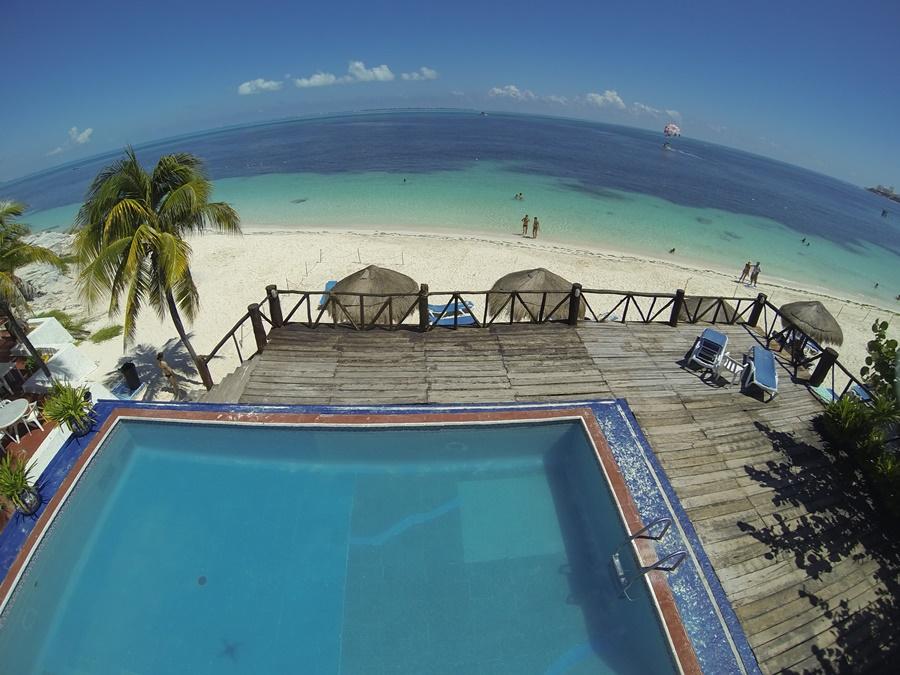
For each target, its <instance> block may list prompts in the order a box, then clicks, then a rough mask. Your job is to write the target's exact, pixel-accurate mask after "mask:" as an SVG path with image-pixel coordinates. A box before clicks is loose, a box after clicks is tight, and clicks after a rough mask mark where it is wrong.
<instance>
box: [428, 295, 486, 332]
mask: <svg viewBox="0 0 900 675" xmlns="http://www.w3.org/2000/svg"><path fill="white" fill-rule="evenodd" d="M463 304H465V307H463ZM448 305H449V307H448ZM473 307H475V303H474V302H472V301H471V300H466V301H465V303H461V302H459V301H457V302H455V303H454V302H447V303H444V304H436V305H428V320H429V321H430V322H431V324H432V325H433V326H454V325H455V326H472V325H474V324H475V319H474V318H473V317H472V315H471V314H469V312H467V311H466V309H468V310H469V311H472V308H473ZM445 309H446V310H447V311H446V312H445V311H444V310H445ZM441 312H443V313H444V316H441ZM439 316H441V318H440V319H438V317H439ZM454 320H455V321H454Z"/></svg>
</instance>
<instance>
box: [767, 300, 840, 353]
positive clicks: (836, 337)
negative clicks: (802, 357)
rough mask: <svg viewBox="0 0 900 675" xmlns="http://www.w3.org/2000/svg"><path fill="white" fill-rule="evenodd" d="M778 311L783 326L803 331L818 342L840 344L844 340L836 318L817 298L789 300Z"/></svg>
mask: <svg viewBox="0 0 900 675" xmlns="http://www.w3.org/2000/svg"><path fill="white" fill-rule="evenodd" d="M778 311H779V312H780V313H781V325H782V326H783V327H784V328H796V329H797V330H799V331H803V332H804V333H806V335H808V336H809V337H811V338H812V339H813V340H815V341H816V342H818V343H819V344H822V343H825V344H832V345H837V346H840V345H841V344H842V343H843V342H844V333H843V331H842V330H841V327H840V325H838V322H837V320H836V319H835V318H834V317H833V316H832V315H831V312H829V311H828V310H827V309H826V308H825V305H823V304H822V303H821V302H819V301H818V300H802V301H800V302H789V303H787V304H786V305H782V306H781V307H780V308H779V309H778Z"/></svg>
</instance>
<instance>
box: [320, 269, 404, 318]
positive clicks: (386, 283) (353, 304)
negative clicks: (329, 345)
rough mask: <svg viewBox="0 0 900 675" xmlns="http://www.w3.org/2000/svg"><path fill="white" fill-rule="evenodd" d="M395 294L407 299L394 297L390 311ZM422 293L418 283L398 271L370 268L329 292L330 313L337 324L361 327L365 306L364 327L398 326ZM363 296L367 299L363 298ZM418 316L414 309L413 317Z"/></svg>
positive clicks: (337, 284) (345, 278)
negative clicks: (351, 323)
mask: <svg viewBox="0 0 900 675" xmlns="http://www.w3.org/2000/svg"><path fill="white" fill-rule="evenodd" d="M393 293H402V294H405V295H399V296H394V297H392V298H391V300H390V307H388V306H387V303H388V298H389V297H390V294H393ZM418 293H419V284H418V283H416V281H415V279H412V278H411V277H408V276H406V275H405V274H400V272H395V271H394V270H389V269H385V268H384V267H378V266H377V265H369V266H368V267H366V268H364V269H361V270H359V271H358V272H354V273H353V274H351V275H350V276H347V277H344V278H343V279H341V280H340V281H338V282H337V283H336V284H335V285H334V288H332V289H331V291H329V298H328V305H327V306H328V312H329V313H330V314H331V316H332V317H334V318H335V320H337V321H347V320H348V319H352V320H353V322H354V323H355V324H357V325H359V323H360V318H361V317H360V302H362V307H363V309H362V319H363V323H365V324H371V323H373V322H374V323H378V324H379V325H380V324H385V325H387V324H398V323H400V320H401V319H402V318H403V316H404V315H405V314H406V313H407V312H409V311H410V308H414V307H415V305H416V302H417V295H418ZM359 294H364V295H363V297H362V298H361V297H360V295H359ZM338 303H340V305H338ZM341 307H343V309H341ZM415 312H416V310H415V309H413V310H412V312H410V316H412V315H414V314H415ZM376 317H377V318H376Z"/></svg>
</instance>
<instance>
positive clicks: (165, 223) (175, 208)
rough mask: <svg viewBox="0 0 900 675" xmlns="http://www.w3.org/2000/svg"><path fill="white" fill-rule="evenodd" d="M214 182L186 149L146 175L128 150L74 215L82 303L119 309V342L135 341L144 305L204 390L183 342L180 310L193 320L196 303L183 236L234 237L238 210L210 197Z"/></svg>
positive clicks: (204, 374)
mask: <svg viewBox="0 0 900 675" xmlns="http://www.w3.org/2000/svg"><path fill="white" fill-rule="evenodd" d="M211 192H212V184H211V183H210V181H209V180H208V179H207V178H206V176H205V175H204V173H203V168H202V163H201V161H200V160H199V159H198V158H197V157H195V156H193V155H190V154H188V153H177V154H174V155H165V156H163V157H160V159H159V162H157V164H156V167H155V168H154V169H153V172H152V173H147V171H145V170H144V168H143V167H142V166H141V165H140V163H139V162H138V160H137V157H136V156H135V154H134V150H133V149H132V148H130V147H129V148H126V149H125V157H124V158H122V159H120V160H119V161H117V162H115V163H114V164H112V165H111V166H108V167H107V168H106V169H104V170H103V171H101V172H100V173H99V174H98V175H97V177H96V178H95V179H94V182H93V183H92V184H91V187H90V190H89V191H88V196H87V200H86V201H85V203H84V205H83V206H82V207H81V209H80V210H79V212H78V216H77V217H76V220H75V253H76V256H77V258H78V262H79V267H80V275H79V284H80V290H81V293H82V295H83V297H84V298H85V300H87V301H88V303H94V302H97V301H98V300H99V299H100V298H101V297H103V296H106V295H108V296H109V310H108V311H109V314H110V316H114V315H115V314H117V313H118V312H119V310H120V307H122V305H123V304H124V307H122V312H123V315H124V322H123V323H124V339H125V344H128V343H129V342H131V341H132V340H133V339H134V334H135V329H136V322H137V317H138V315H139V314H140V312H141V309H142V308H143V307H144V306H145V305H146V304H149V305H150V307H152V308H153V309H154V310H155V311H156V313H157V315H158V316H159V317H160V319H164V318H165V316H166V314H168V315H169V316H171V317H172V323H174V324H175V330H176V331H178V335H179V337H180V338H181V341H182V342H183V343H184V346H185V348H186V349H187V351H188V353H189V354H190V355H191V358H192V359H193V360H194V363H195V364H196V366H197V372H199V373H200V377H201V379H202V380H203V384H204V385H205V386H206V388H207V389H210V388H211V387H212V377H211V376H210V374H209V368H208V367H207V365H206V362H205V361H204V360H202V359H200V358H199V357H198V356H197V353H196V352H195V351H194V347H193V346H192V345H191V342H190V340H189V339H188V336H187V332H186V331H185V329H184V324H183V323H182V320H181V314H182V313H183V314H184V316H185V317H186V318H187V319H188V321H193V319H194V317H196V315H197V311H198V309H199V306H200V298H199V295H198V293H197V287H196V286H195V285H194V280H193V277H192V276H191V270H190V261H191V247H190V245H189V244H188V242H187V241H186V240H185V236H186V235H189V234H200V233H203V232H205V231H207V230H211V229H212V230H219V231H222V232H229V233H234V234H240V231H241V228H240V218H239V217H238V214H237V212H236V211H235V210H234V209H233V208H232V207H231V206H230V205H228V204H226V203H224V202H210V201H209V197H210V194H211Z"/></svg>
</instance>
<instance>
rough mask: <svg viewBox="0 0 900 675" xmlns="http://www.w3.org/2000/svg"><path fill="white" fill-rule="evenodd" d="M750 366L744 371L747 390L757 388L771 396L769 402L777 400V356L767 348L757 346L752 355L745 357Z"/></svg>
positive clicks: (751, 352)
mask: <svg viewBox="0 0 900 675" xmlns="http://www.w3.org/2000/svg"><path fill="white" fill-rule="evenodd" d="M744 359H745V362H746V363H747V364H748V365H749V367H748V368H745V370H744V381H743V385H744V387H745V388H748V389H749V388H750V387H756V388H757V389H759V390H760V391H762V392H763V395H765V394H769V400H770V401H771V400H772V399H773V398H775V394H777V393H778V372H777V371H776V370H775V355H774V354H772V352H770V351H769V350H768V349H766V348H765V347H760V346H759V345H756V346H755V347H753V348H752V349H751V350H750V354H749V355H748V356H745V357H744Z"/></svg>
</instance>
